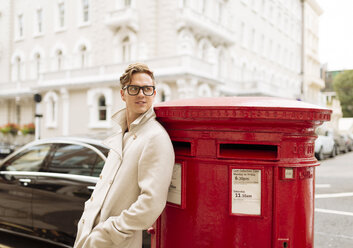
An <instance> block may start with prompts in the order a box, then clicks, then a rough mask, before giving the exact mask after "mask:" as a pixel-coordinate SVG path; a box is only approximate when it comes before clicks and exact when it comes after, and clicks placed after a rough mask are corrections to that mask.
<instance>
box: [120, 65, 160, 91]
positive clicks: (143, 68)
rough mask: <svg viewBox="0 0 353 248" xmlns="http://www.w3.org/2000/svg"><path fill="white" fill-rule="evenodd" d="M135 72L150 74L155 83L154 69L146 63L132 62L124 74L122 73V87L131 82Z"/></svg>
mask: <svg viewBox="0 0 353 248" xmlns="http://www.w3.org/2000/svg"><path fill="white" fill-rule="evenodd" d="M134 73H146V74H148V75H149V76H150V77H151V78H152V81H153V84H155V80H154V75H153V71H151V70H150V69H149V68H148V66H147V65H146V64H143V63H134V64H130V65H129V66H128V67H127V68H126V70H125V72H124V73H123V75H121V77H120V85H121V88H124V87H125V86H126V85H128V84H129V83H130V82H131V78H132V75H133V74H134Z"/></svg>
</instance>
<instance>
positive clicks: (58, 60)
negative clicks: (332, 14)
mask: <svg viewBox="0 0 353 248" xmlns="http://www.w3.org/2000/svg"><path fill="white" fill-rule="evenodd" d="M304 2H306V1H304ZM309 2H314V0H310V1H309ZM307 6H308V7H307V8H309V9H311V8H312V5H311V4H307ZM302 7H303V5H302V1H300V0H286V1H284V0H234V1H230V0H176V1H168V0H159V1H157V0H150V1H142V0H52V1H47V0H33V1H25V0H3V1H2V3H1V5H0V13H1V14H0V28H1V30H4V31H5V33H8V34H9V35H2V36H0V66H1V67H0V73H1V75H3V77H1V78H0V126H1V125H3V124H6V123H9V122H14V123H17V124H19V125H23V124H26V123H30V122H34V120H33V119H34V114H35V104H34V101H33V95H34V94H35V93H39V94H41V95H42V98H43V100H42V102H41V103H40V110H39V111H40V112H41V114H43V118H42V120H41V123H42V127H43V128H42V131H41V136H42V137H50V136H57V135H74V134H89V133H95V132H101V131H107V130H110V129H111V126H112V123H111V122H110V116H111V115H112V114H113V113H114V112H115V111H117V110H118V109H120V108H122V107H123V106H124V103H123V102H122V101H121V99H120V93H119V90H120V88H119V76H120V75H121V74H122V72H123V71H124V69H125V68H126V67H127V65H128V64H130V63H132V62H136V61H142V62H145V63H147V64H148V65H149V67H150V68H151V69H152V70H153V71H154V72H155V75H156V79H157V92H158V93H157V101H168V100H173V99H180V98H192V97H211V96H235V95H237V96H245V95H263V96H277V97H285V98H292V99H298V98H302V99H303V90H302V89H305V90H306V91H304V92H311V91H310V90H307V89H310V87H311V86H310V85H311V84H313V85H316V83H315V82H317V81H315V80H314V81H313V82H314V83H311V82H312V81H310V80H309V81H310V82H309V84H307V85H308V86H305V85H303V82H304V80H303V79H304V78H306V77H305V75H303V74H305V70H303V68H304V67H303V65H304V62H303V61H304V60H307V59H308V58H307V56H305V57H303V51H308V50H310V49H313V48H312V47H311V46H318V44H317V40H316V41H315V42H313V43H310V48H308V49H306V48H305V49H304V48H303V47H302V46H303V44H304V45H306V44H308V43H309V42H305V40H304V39H303V38H302V34H303V32H302V28H303V15H302V14H303V8H302ZM311 13H312V15H313V16H314V17H315V16H316V17H315V18H318V16H319V14H320V11H316V12H315V11H314V12H311ZM312 32H314V36H315V37H316V38H317V32H318V30H316V29H314V30H312ZM315 32H316V33H315ZM303 41H304V42H303ZM315 49H317V47H316V48H315ZM305 54H307V52H305ZM315 56H316V55H315ZM315 56H314V57H315ZM309 57H310V56H309ZM310 58H312V57H310ZM314 62H315V63H317V62H318V60H317V57H315V58H314ZM307 64H308V63H307ZM316 66H317V64H315V66H311V65H310V66H309V65H308V67H310V70H308V71H310V72H313V75H314V76H315V73H314V71H315V70H316ZM317 75H318V77H319V68H318V72H317ZM310 76H311V74H310ZM306 81H307V80H306ZM306 81H305V82H306ZM305 82H304V83H305ZM320 83H321V82H320ZM315 87H316V86H315ZM317 88H320V87H317ZM310 94H311V93H308V94H307V95H305V94H304V95H305V96H310ZM304 100H307V99H304Z"/></svg>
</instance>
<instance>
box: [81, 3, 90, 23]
mask: <svg viewBox="0 0 353 248" xmlns="http://www.w3.org/2000/svg"><path fill="white" fill-rule="evenodd" d="M82 21H83V22H88V21H89V0H82Z"/></svg>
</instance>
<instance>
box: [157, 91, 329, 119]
mask: <svg viewBox="0 0 353 248" xmlns="http://www.w3.org/2000/svg"><path fill="white" fill-rule="evenodd" d="M167 110H173V112H174V113H171V112H170V111H167ZM205 110H209V111H205ZM155 111H156V113H157V116H158V117H160V118H163V117H167V118H168V117H182V118H188V117H193V118H195V117H196V118H197V117H203V118H207V117H210V118H222V117H227V118H259V119H282V120H285V119H288V120H295V119H300V120H310V121H329V120H330V116H331V112H332V111H331V110H330V109H327V108H324V107H321V106H317V105H314V104H310V103H306V102H302V101H296V100H291V99H284V98H275V97H216V98H197V99H180V100H175V101H169V102H163V103H158V104H157V105H156V106H155ZM178 111H182V112H183V113H179V114H178V113H176V112H178ZM197 112H200V115H198V114H197ZM205 112H208V114H207V113H205Z"/></svg>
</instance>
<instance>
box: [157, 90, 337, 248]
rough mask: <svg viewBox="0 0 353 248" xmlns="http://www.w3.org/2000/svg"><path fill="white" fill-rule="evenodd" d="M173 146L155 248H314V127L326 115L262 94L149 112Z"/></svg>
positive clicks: (325, 111)
mask: <svg viewBox="0 0 353 248" xmlns="http://www.w3.org/2000/svg"><path fill="white" fill-rule="evenodd" d="M155 111H156V114H157V118H158V120H159V121H160V122H161V123H162V125H163V126H164V127H165V128H166V130H167V131H168V133H169V135H170V137H171V139H172V141H173V145H174V149H175V154H176V163H175V166H174V173H173V179H172V184H171V186H170V189H169V195H168V202H167V206H166V209H165V211H164V212H163V213H162V215H161V217H160V218H159V220H158V222H157V224H156V230H155V231H154V234H153V235H152V240H153V245H152V246H153V247H157V248H189V247H190V248H204V247H214V248H218V247H224V248H228V247H237V248H245V247H250V248H255V247H261V248H304V247H305V248H308V247H313V225H314V182H315V179H314V175H315V166H317V165H319V163H318V162H317V160H316V159H315V157H314V141H315V138H316V135H315V132H314V131H315V128H316V127H317V126H318V125H320V124H322V123H323V122H324V121H328V120H329V119H330V114H331V110H328V109H325V108H321V107H318V106H315V105H311V104H307V103H304V102H299V101H294V100H285V99H278V98H267V97H261V98H259V97H229V98H203V99H189V100H178V101H174V102H166V103H161V104H159V105H157V106H156V107H155Z"/></svg>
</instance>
